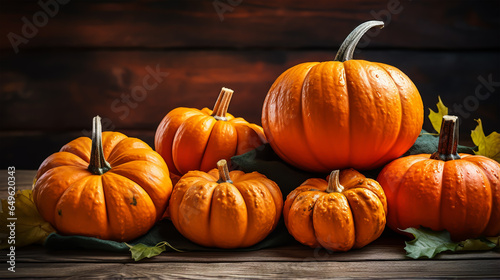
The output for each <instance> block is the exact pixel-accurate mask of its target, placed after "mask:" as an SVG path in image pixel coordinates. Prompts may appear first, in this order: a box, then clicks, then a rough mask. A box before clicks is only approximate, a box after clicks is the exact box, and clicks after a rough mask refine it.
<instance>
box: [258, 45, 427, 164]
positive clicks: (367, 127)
mask: <svg viewBox="0 0 500 280" xmlns="http://www.w3.org/2000/svg"><path fill="white" fill-rule="evenodd" d="M358 40H359V39H358ZM346 41H347V39H346ZM356 42H357V41H356ZM341 48H342V47H341ZM339 53H340V51H339ZM337 56H339V54H338V55H337ZM423 120H424V114H423V103H422V99H421V97H420V94H419V92H418V90H417V88H416V87H415V85H414V84H413V82H412V81H411V80H410V79H409V78H408V77H407V76H406V75H405V74H404V73H403V72H401V71H400V70H398V69H397V68H395V67H393V66H389V65H386V64H383V63H375V62H369V61H364V60H349V58H344V59H341V61H327V62H321V63H319V62H309V63H302V64H299V65H296V66H294V67H292V68H290V69H288V70H287V71H285V72H284V73H283V74H281V75H280V76H279V77H278V78H277V79H276V81H275V82H274V84H273V85H272V86H271V88H270V90H269V92H268V94H267V96H266V99H265V101H264V105H263V110H262V126H263V128H264V132H265V135H266V137H267V140H268V141H269V143H270V144H271V146H272V148H273V150H274V151H275V152H276V153H277V154H278V155H279V156H280V157H281V158H282V159H283V160H285V161H287V162H288V163H290V164H292V165H294V166H296V167H298V168H300V169H304V170H308V171H315V172H329V171H331V170H333V169H343V168H348V167H352V168H355V169H358V170H369V169H374V168H376V167H379V166H382V165H383V164H384V163H386V162H388V161H390V160H392V159H395V158H397V157H399V156H401V155H402V154H403V153H405V152H406V151H407V150H408V149H409V148H410V147H411V146H412V145H413V144H414V142H415V140H416V139H417V137H418V135H419V133H420V131H421V129H422V124H423Z"/></svg>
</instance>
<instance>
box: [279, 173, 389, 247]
mask: <svg viewBox="0 0 500 280" xmlns="http://www.w3.org/2000/svg"><path fill="white" fill-rule="evenodd" d="M327 180H328V182H327V181H325V180H323V179H317V178H313V179H308V180H306V181H305V182H304V183H302V185H300V186H299V187H298V188H296V189H295V190H293V191H292V192H291V193H290V194H289V195H288V196H287V198H286V201H285V206H284V208H283V216H284V218H285V225H286V227H287V228H288V231H289V232H290V234H291V235H292V236H293V237H294V238H295V239H296V240H297V241H299V242H300V243H302V244H304V245H308V246H311V247H319V246H322V247H324V248H326V249H328V250H332V251H347V250H350V249H351V248H361V247H364V246H365V245H367V244H369V243H370V242H372V241H373V240H375V239H377V238H378V237H379V236H380V235H381V234H382V232H383V231H384V227H385V221H386V213H387V203H386V198H385V195H384V191H383V190H382V187H380V185H379V184H378V183H377V181H375V180H373V179H368V178H365V176H363V175H362V174H361V173H359V172H357V171H356V170H354V169H345V170H342V171H339V170H334V171H332V173H331V174H330V177H329V178H327Z"/></svg>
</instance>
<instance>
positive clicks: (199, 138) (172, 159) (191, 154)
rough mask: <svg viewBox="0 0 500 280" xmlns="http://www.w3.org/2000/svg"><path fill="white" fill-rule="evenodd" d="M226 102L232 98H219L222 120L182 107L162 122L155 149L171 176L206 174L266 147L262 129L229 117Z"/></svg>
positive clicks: (212, 115) (204, 112) (214, 114)
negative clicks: (223, 162)
mask: <svg viewBox="0 0 500 280" xmlns="http://www.w3.org/2000/svg"><path fill="white" fill-rule="evenodd" d="M224 90H225V89H223V91H222V92H221V95H223V94H224ZM231 94H232V91H231ZM224 98H226V99H227V98H229V99H230V98H231V97H230V96H229V97H227V96H225V95H224V96H222V97H221V96H219V99H218V100H217V101H218V102H217V103H219V102H220V103H222V105H221V107H224V106H225V111H224V112H222V113H221V114H220V117H218V116H217V115H216V114H217V113H216V112H214V111H215V110H214V111H212V110H210V109H208V108H203V109H202V110H198V109H195V108H184V107H180V108H176V109H174V110H172V111H170V112H169V113H168V114H167V115H166V116H165V118H164V119H163V120H162V121H161V123H160V125H159V126H158V129H157V131H156V134H155V149H156V151H157V152H158V153H159V154H160V155H161V156H162V157H163V159H165V162H166V163H167V165H168V168H169V170H170V172H172V173H174V174H177V175H183V174H185V173H187V172H188V171H191V170H201V171H205V172H207V171H209V170H210V169H213V168H215V167H216V163H217V161H218V160H219V159H226V160H229V159H230V158H231V157H232V156H234V155H240V154H244V153H246V152H248V151H250V150H253V149H255V148H256V147H258V146H260V145H262V144H264V143H267V141H266V138H265V136H264V131H263V130H262V127H260V126H258V125H256V124H251V123H248V122H247V121H245V120H244V119H243V118H235V117H234V116H233V115H231V114H229V113H226V111H227V106H229V100H226V101H224ZM217 103H216V107H217Z"/></svg>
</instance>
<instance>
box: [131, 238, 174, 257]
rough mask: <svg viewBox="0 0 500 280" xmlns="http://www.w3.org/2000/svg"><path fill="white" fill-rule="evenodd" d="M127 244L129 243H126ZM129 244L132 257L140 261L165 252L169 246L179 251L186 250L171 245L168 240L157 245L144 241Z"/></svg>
mask: <svg viewBox="0 0 500 280" xmlns="http://www.w3.org/2000/svg"><path fill="white" fill-rule="evenodd" d="M125 244H127V243H125ZM127 246H128V247H129V248H130V253H131V255H132V259H134V261H140V260H142V259H144V258H152V257H154V256H158V255H159V254H161V253H163V252H164V251H165V250H166V249H167V248H166V247H167V246H168V247H170V248H171V249H173V250H174V251H177V252H184V251H182V250H179V249H176V248H174V247H172V245H170V244H169V243H168V242H167V241H162V242H160V243H158V244H156V245H155V246H148V245H145V244H142V243H139V244H136V245H133V246H132V245H129V244H127Z"/></svg>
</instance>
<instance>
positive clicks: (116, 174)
mask: <svg viewBox="0 0 500 280" xmlns="http://www.w3.org/2000/svg"><path fill="white" fill-rule="evenodd" d="M108 172H110V174H113V175H115V176H118V177H121V178H125V179H127V180H129V181H131V182H132V183H134V184H136V185H137V186H138V187H139V188H141V189H142V190H143V191H144V193H146V194H147V195H148V197H149V199H150V200H151V201H152V202H153V204H154V205H155V206H156V204H155V201H154V200H153V198H151V195H150V194H149V193H148V191H147V190H146V189H145V188H143V187H142V185H141V184H139V183H138V182H136V181H134V180H133V179H132V178H129V177H127V176H124V175H121V174H118V173H116V172H112V170H110V171H108ZM106 173H107V172H106ZM103 175H104V174H103ZM104 189H105V188H104V185H103V190H104ZM106 206H107V204H106ZM106 210H107V209H106ZM155 210H156V207H155ZM156 214H157V213H155V216H156Z"/></svg>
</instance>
